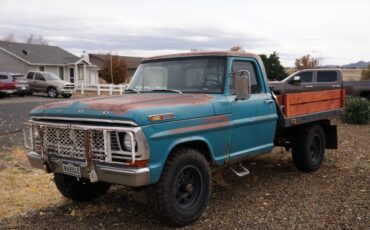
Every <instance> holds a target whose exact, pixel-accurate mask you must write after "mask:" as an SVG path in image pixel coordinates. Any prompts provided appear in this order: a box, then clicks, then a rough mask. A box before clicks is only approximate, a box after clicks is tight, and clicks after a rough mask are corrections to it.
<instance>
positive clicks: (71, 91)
mask: <svg viewBox="0 0 370 230" xmlns="http://www.w3.org/2000/svg"><path fill="white" fill-rule="evenodd" d="M57 91H58V93H59V94H74V93H75V90H74V89H58V90H57Z"/></svg>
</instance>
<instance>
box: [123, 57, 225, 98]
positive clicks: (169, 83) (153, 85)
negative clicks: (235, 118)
mask: <svg viewBox="0 0 370 230" xmlns="http://www.w3.org/2000/svg"><path fill="white" fill-rule="evenodd" d="M225 72H226V58H224V57H208V58H181V59H174V60H165V61H155V62H149V63H143V64H140V65H139V67H138V69H137V70H136V72H135V74H134V76H133V78H132V80H131V82H130V84H129V86H128V89H133V90H136V91H140V92H183V93H223V88H224V82H225V75H226V74H225Z"/></svg>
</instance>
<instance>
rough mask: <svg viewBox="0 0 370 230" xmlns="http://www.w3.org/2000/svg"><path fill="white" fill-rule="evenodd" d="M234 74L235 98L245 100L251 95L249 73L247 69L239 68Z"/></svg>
mask: <svg viewBox="0 0 370 230" xmlns="http://www.w3.org/2000/svg"><path fill="white" fill-rule="evenodd" d="M234 74H235V91H236V98H235V100H237V101H238V100H246V99H248V98H249V97H250V95H251V84H250V73H249V71H248V70H241V71H239V72H236V73H234Z"/></svg>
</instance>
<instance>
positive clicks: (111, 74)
mask: <svg viewBox="0 0 370 230" xmlns="http://www.w3.org/2000/svg"><path fill="white" fill-rule="evenodd" d="M110 79H111V83H112V84H113V64H112V51H110Z"/></svg>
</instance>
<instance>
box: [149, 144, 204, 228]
mask: <svg viewBox="0 0 370 230" xmlns="http://www.w3.org/2000/svg"><path fill="white" fill-rule="evenodd" d="M147 192H148V201H149V205H150V207H151V209H152V211H153V213H154V214H155V215H156V216H157V217H158V218H160V219H161V220H162V221H164V222H165V223H167V224H169V225H171V226H176V227H181V226H184V225H188V224H192V223H194V222H195V221H197V220H198V219H199V218H200V216H201V215H202V213H203V211H204V210H205V208H206V207H207V204H208V200H209V198H210V194H211V173H210V169H209V165H208V162H207V160H206V159H205V157H204V156H203V155H202V154H201V153H200V152H199V151H197V150H195V149H191V148H182V149H178V150H177V151H175V152H174V153H173V154H172V156H170V158H169V159H168V161H167V163H166V165H165V168H164V169H163V172H162V176H161V178H160V181H159V182H158V183H157V184H154V185H151V186H148V190H147Z"/></svg>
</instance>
